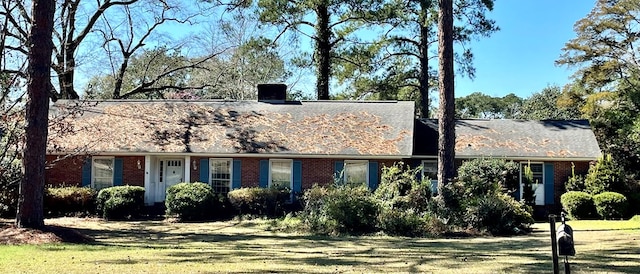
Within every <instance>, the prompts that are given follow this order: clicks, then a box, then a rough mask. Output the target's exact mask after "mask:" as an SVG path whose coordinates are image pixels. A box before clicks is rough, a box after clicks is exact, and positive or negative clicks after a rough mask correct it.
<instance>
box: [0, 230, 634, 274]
mask: <svg viewBox="0 0 640 274" xmlns="http://www.w3.org/2000/svg"><path fill="white" fill-rule="evenodd" d="M47 224H49V225H59V226H66V227H73V228H76V229H77V230H79V231H80V232H82V233H84V234H86V235H90V236H92V237H93V238H95V240H96V242H95V243H94V244H48V245H40V246H37V245H22V246H0V273H114V274H115V273H217V272H278V273H286V272H290V273H345V272H347V273H351V272H355V273H372V272H375V273H382V272H387V273H398V272H412V273H413V272H423V273H424V272H426V273H431V272H433V273H500V272H503V273H514V272H522V273H549V272H551V270H552V266H551V251H550V250H551V247H550V243H549V242H550V238H549V231H548V230H549V224H544V223H541V224H536V225H535V226H534V228H535V231H534V233H532V234H530V235H527V236H518V237H478V238H462V239H413V238H399V237H385V236H367V237H319V236H309V235H302V234H289V233H279V232H273V231H270V230H269V225H268V224H269V222H268V221H245V222H233V221H230V222H214V223H169V222H163V221H144V222H105V221H101V220H96V219H86V220H84V219H73V218H61V219H53V220H47ZM570 224H571V225H572V226H573V228H574V231H575V232H574V234H575V235H574V236H575V241H576V252H577V255H576V256H575V257H572V258H570V261H571V262H572V263H573V264H572V272H573V273H638V272H640V241H639V240H640V221H572V222H570ZM561 271H562V269H561Z"/></svg>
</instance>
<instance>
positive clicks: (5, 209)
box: [0, 160, 22, 217]
mask: <svg viewBox="0 0 640 274" xmlns="http://www.w3.org/2000/svg"><path fill="white" fill-rule="evenodd" d="M21 164H22V163H21V162H20V161H19V160H14V161H11V162H9V161H4V160H2V161H0V217H13V216H15V214H16V210H17V207H18V191H19V189H20V180H22V173H21V171H20V170H21Z"/></svg>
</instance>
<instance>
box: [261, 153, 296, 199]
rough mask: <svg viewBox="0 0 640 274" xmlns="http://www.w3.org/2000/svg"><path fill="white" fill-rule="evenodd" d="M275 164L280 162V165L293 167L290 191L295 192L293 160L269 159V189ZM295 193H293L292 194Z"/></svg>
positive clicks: (290, 177)
mask: <svg viewBox="0 0 640 274" xmlns="http://www.w3.org/2000/svg"><path fill="white" fill-rule="evenodd" d="M274 162H280V163H289V165H290V166H291V169H290V172H289V173H290V175H289V189H290V190H292V191H293V159H269V182H268V185H267V186H268V187H271V181H272V180H271V171H272V170H273V169H272V164H273V163H274ZM292 193H293V192H292Z"/></svg>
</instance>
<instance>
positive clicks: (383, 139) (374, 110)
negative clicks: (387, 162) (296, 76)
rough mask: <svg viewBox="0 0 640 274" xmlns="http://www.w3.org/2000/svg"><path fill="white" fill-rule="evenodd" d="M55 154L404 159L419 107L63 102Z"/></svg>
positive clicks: (53, 131) (57, 110)
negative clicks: (114, 153) (166, 154)
mask: <svg viewBox="0 0 640 274" xmlns="http://www.w3.org/2000/svg"><path fill="white" fill-rule="evenodd" d="M50 116H51V119H53V120H54V121H55V122H54V123H51V124H53V126H50V137H49V147H48V150H49V152H50V153H69V152H78V151H86V152H88V153H96V152H106V153H108V152H119V153H127V152H149V153H165V152H172V153H186V152H193V153H209V154H216V153H219V154H231V153H270V154H300V155H313V154H323V155H387V156H389V155H401V156H408V155H410V154H411V151H412V149H413V145H412V136H413V123H414V104H413V102H344V101H311V102H288V103H284V104H270V103H263V102H256V101H171V100H169V101H134V100H131V101H104V102H86V103H80V102H77V101H59V102H57V103H56V104H54V105H53V106H52V110H51V112H50Z"/></svg>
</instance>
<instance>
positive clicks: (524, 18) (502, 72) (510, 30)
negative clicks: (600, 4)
mask: <svg viewBox="0 0 640 274" xmlns="http://www.w3.org/2000/svg"><path fill="white" fill-rule="evenodd" d="M594 4H595V0H496V1H495V7H494V10H493V11H492V12H491V13H490V14H489V17H490V18H492V19H494V20H496V23H497V24H498V26H499V27H500V29H501V30H500V31H498V32H496V33H494V34H493V35H492V36H490V37H488V38H481V39H480V40H478V41H473V42H472V44H471V48H472V50H473V53H474V56H475V59H474V64H475V67H476V77H475V79H474V80H470V79H469V78H462V77H457V78H456V82H455V85H456V88H455V90H456V91H455V92H456V95H455V96H456V97H462V96H466V95H468V94H470V93H472V92H476V91H479V92H482V93H484V94H487V95H491V96H504V95H506V94H509V93H512V92H513V93H515V94H516V95H518V96H520V97H524V98H526V97H529V96H531V94H533V93H535V92H539V91H540V90H542V89H543V88H545V87H546V86H549V85H558V86H563V85H565V84H567V83H568V82H569V81H570V79H569V78H570V76H571V75H572V74H573V70H571V69H569V68H567V67H557V66H555V64H554V61H555V60H556V59H558V57H559V56H560V54H561V52H562V51H561V49H562V47H563V46H564V44H565V43H566V42H567V41H569V40H570V39H572V38H574V37H575V32H574V31H573V25H574V23H575V22H576V21H578V20H579V19H582V18H584V17H585V16H586V15H587V14H588V13H589V12H590V11H591V9H592V8H593V6H594Z"/></svg>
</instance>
